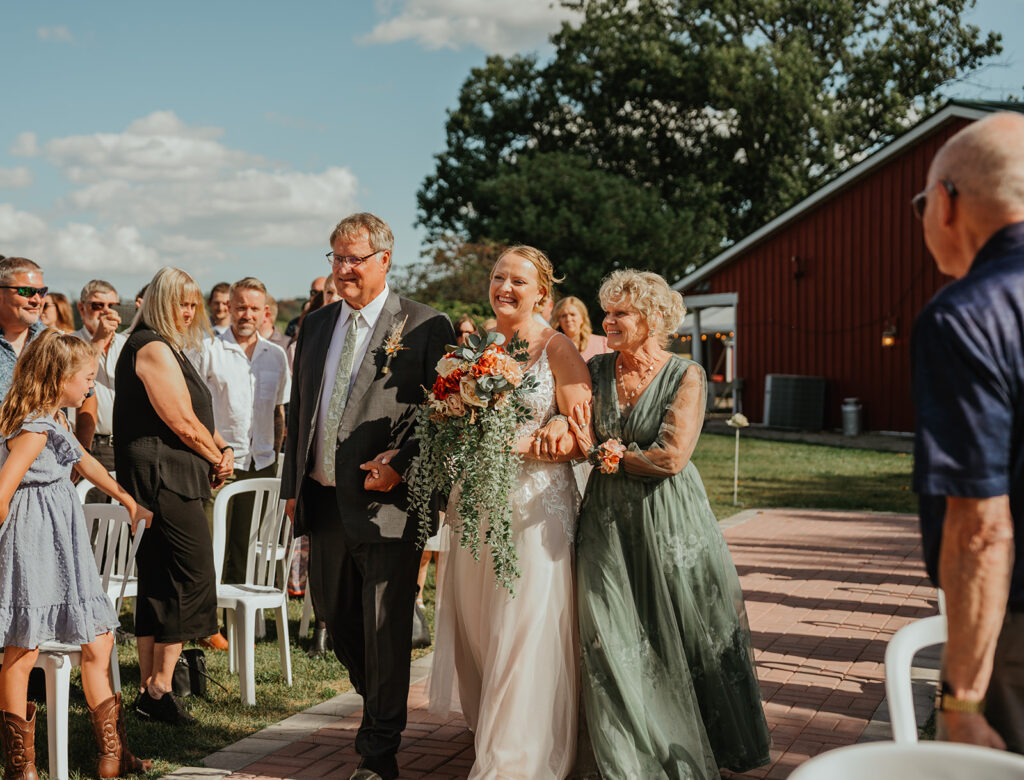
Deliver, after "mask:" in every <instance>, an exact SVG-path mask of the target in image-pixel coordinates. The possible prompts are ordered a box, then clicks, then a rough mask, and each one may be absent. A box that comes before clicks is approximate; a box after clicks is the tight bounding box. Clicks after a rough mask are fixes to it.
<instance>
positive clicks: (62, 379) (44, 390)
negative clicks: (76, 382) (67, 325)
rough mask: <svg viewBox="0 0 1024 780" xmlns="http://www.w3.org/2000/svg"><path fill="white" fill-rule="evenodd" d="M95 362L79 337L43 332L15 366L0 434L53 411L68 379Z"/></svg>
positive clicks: (1, 408) (0, 417)
mask: <svg viewBox="0 0 1024 780" xmlns="http://www.w3.org/2000/svg"><path fill="white" fill-rule="evenodd" d="M95 359H96V350H94V349H93V348H92V345H91V344H86V343H85V342H84V341H82V339H80V338H78V336H72V335H71V334H70V333H61V332H60V331H58V330H53V329H52V328H47V329H46V330H44V331H42V332H41V333H40V334H39V335H38V336H36V337H35V339H34V340H33V341H32V342H31V343H29V344H28V345H27V346H26V347H25V349H24V351H23V352H22V353H21V357H20V358H18V362H17V363H16V364H15V366H14V379H13V380H12V381H11V389H10V390H9V391H8V392H7V397H6V398H5V399H4V402H3V404H2V405H0V434H3V435H4V436H10V435H11V434H13V433H14V432H15V431H16V430H18V428H20V427H21V425H22V423H24V422H25V420H27V419H28V418H29V417H34V416H36V415H39V414H53V413H54V412H56V411H57V409H58V408H60V401H61V397H62V396H63V395H64V386H65V385H66V384H67V382H68V379H70V378H71V376H72V375H74V373H75V372H76V371H78V370H80V369H81V368H82V367H83V366H85V365H86V364H87V363H88V362H89V361H90V360H95Z"/></svg>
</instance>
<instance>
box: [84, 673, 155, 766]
mask: <svg viewBox="0 0 1024 780" xmlns="http://www.w3.org/2000/svg"><path fill="white" fill-rule="evenodd" d="M88 709H89V721H90V722H91V723H92V733H93V734H94V735H95V736H96V746H97V747H98V748H99V756H98V758H97V765H96V774H97V775H98V776H99V777H101V778H111V777H124V776H125V775H130V774H134V773H135V772H148V771H149V770H150V769H151V768H152V766H153V762H152V761H143V760H140V759H138V758H136V757H135V756H133V755H132V752H131V751H130V750H129V749H128V735H127V733H126V732H125V727H124V710H123V709H122V708H121V694H120V693H115V694H114V695H113V696H111V697H110V698H109V699H107V700H106V701H105V702H102V703H101V704H100V705H99V706H98V707H96V709H92V707H89V708H88Z"/></svg>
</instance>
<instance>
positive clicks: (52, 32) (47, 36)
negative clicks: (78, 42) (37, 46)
mask: <svg viewBox="0 0 1024 780" xmlns="http://www.w3.org/2000/svg"><path fill="white" fill-rule="evenodd" d="M36 36H37V37H38V38H39V40H41V41H56V42H58V43H71V42H72V41H74V40H75V38H74V36H73V35H72V34H71V30H69V29H68V28H67V27H65V26H64V25H58V26H57V27H40V28H39V29H38V30H36Z"/></svg>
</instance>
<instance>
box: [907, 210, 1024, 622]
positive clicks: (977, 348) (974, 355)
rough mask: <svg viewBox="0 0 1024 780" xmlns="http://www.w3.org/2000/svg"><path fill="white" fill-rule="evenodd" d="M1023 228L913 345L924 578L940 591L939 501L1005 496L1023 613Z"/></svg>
mask: <svg viewBox="0 0 1024 780" xmlns="http://www.w3.org/2000/svg"><path fill="white" fill-rule="evenodd" d="M1022 322H1024V222H1017V223H1016V224H1012V225H1008V226H1006V227H1004V228H1003V229H1002V230H999V231H998V232H997V233H996V234H995V235H993V236H992V237H991V238H990V239H989V240H988V241H987V242H986V243H985V245H984V246H983V247H982V248H981V249H980V250H979V251H978V254H977V255H976V256H975V258H974V261H973V262H972V263H971V267H970V270H968V272H967V274H966V275H965V276H964V277H963V278H962V279H958V280H956V281H954V282H950V283H949V284H947V285H946V286H945V287H943V288H942V289H941V290H939V292H937V293H936V294H935V297H934V298H932V300H931V301H930V302H929V303H928V305H927V306H925V307H924V309H922V310H921V314H920V315H919V316H918V318H917V322H916V323H915V325H914V332H913V336H912V337H911V342H910V352H911V369H912V375H913V379H914V383H913V387H914V405H915V409H916V414H917V424H916V426H915V430H916V435H915V439H914V482H913V488H914V490H915V492H917V494H918V496H919V498H918V513H919V516H920V520H921V536H922V541H923V543H924V544H923V547H924V559H925V564H926V566H927V569H928V574H929V575H930V576H931V578H932V581H933V582H934V583H935V584H936V585H938V584H939V582H938V575H939V552H940V550H941V548H942V531H943V525H944V523H945V517H946V497H947V496H957V497H961V498H991V497H993V496H1002V495H1007V496H1009V498H1010V515H1011V517H1012V518H1013V525H1014V546H1015V548H1016V552H1015V558H1014V564H1013V577H1012V580H1011V582H1010V599H1009V604H1010V606H1011V608H1013V609H1016V610H1024V357H1022V356H1024V327H1022V325H1021V323H1022Z"/></svg>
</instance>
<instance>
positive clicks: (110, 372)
mask: <svg viewBox="0 0 1024 780" xmlns="http://www.w3.org/2000/svg"><path fill="white" fill-rule="evenodd" d="M119 303H120V298H118V296H117V290H115V289H114V285H112V284H111V283H110V282H105V281H103V280H102V279H93V280H92V281H91V282H88V283H87V284H86V285H85V287H83V288H82V293H81V295H79V296H78V313H79V314H80V315H81V317H82V327H81V329H80V330H77V331H75V335H76V336H78V337H79V338H80V339H82V341H86V342H88V343H90V344H92V345H93V347H94V348H95V349H96V352H97V354H98V355H99V363H98V364H97V367H96V393H95V396H94V398H95V403H94V404H93V403H89V401H90V400H92V399H87V400H86V403H85V404H83V405H82V408H81V409H80V410H79V411H78V414H77V416H76V417H75V435H76V436H77V437H78V441H80V442H81V443H82V446H83V447H84V448H85V449H87V450H88V451H89V452H91V453H92V455H93V457H95V458H96V459H97V460H98V461H99V462H100V463H102V464H103V468H105V469H107V471H110V470H112V469H113V468H114V441H113V433H114V428H113V417H114V367H115V366H116V365H117V359H118V358H119V357H120V356H121V348H122V347H123V346H124V343H125V341H126V340H127V339H126V338H125V337H124V336H123V335H121V334H120V333H118V332H117V329H118V328H119V327H120V326H121V315H120V314H118V312H117V305H118V304H119ZM97 493H98V491H97ZM96 500H98V501H102V500H103V499H102V498H96Z"/></svg>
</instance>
